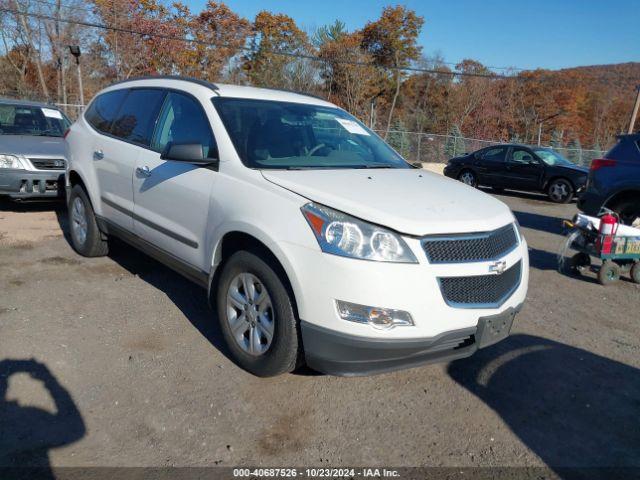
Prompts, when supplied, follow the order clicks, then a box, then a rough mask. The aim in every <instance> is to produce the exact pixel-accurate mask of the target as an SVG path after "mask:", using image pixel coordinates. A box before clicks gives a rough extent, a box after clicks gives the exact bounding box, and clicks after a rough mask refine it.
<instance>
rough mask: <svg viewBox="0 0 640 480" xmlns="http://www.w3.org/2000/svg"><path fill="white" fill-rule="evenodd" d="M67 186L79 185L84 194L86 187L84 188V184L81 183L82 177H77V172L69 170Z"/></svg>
mask: <svg viewBox="0 0 640 480" xmlns="http://www.w3.org/2000/svg"><path fill="white" fill-rule="evenodd" d="M69 185H71V186H72V187H74V186H75V185H80V186H81V187H82V189H83V190H84V191H85V193H86V191H87V187H85V185H84V182H83V181H82V177H80V175H78V172H76V171H75V170H71V171H70V172H69Z"/></svg>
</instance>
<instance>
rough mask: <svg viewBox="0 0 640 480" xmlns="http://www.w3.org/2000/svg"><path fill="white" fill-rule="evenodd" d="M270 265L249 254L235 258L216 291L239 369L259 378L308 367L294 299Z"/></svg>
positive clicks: (224, 329) (222, 323)
mask: <svg viewBox="0 0 640 480" xmlns="http://www.w3.org/2000/svg"><path fill="white" fill-rule="evenodd" d="M270 263H271V262H269V261H268V260H267V261H265V260H264V259H263V258H260V257H258V256H257V255H256V254H254V253H252V252H249V251H239V252H236V253H234V254H233V255H232V256H231V257H230V258H229V260H227V262H226V263H225V265H224V266H223V267H222V272H221V274H220V279H219V281H218V285H217V291H216V305H217V312H218V320H219V322H220V328H221V330H222V334H223V336H224V339H225V341H226V343H227V347H228V348H229V351H230V352H231V355H232V357H233V359H234V360H235V362H236V363H237V364H238V365H240V366H241V367H242V368H244V369H245V370H247V371H249V372H251V373H253V374H254V375H257V376H259V377H272V376H275V375H280V374H282V373H287V372H291V371H293V370H295V369H296V368H297V367H298V366H299V365H300V363H301V362H302V342H301V337H300V334H299V324H298V320H297V318H296V315H295V309H294V306H293V298H292V295H291V294H290V293H289V291H288V290H287V288H286V287H285V285H284V283H283V281H282V280H281V278H280V276H279V275H278V273H276V272H277V268H274V266H272V265H271V264H270ZM261 299H262V300H261Z"/></svg>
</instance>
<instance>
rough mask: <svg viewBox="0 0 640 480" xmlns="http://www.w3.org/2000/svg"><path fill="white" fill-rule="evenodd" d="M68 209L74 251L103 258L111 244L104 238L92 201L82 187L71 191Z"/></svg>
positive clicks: (75, 187)
mask: <svg viewBox="0 0 640 480" xmlns="http://www.w3.org/2000/svg"><path fill="white" fill-rule="evenodd" d="M67 209H68V212H69V230H70V231H71V244H72V246H73V249H74V250H75V251H76V252H78V253H79V254H80V255H82V256H84V257H102V256H104V255H106V254H107V253H109V244H108V243H107V241H106V240H105V239H103V238H102V233H101V232H100V229H99V228H98V223H97V222H96V216H95V213H94V211H93V206H92V205H91V201H90V200H89V197H88V196H87V194H86V192H85V191H84V189H83V188H82V187H81V186H80V185H75V186H74V187H73V188H72V189H71V195H69V204H68V205H67Z"/></svg>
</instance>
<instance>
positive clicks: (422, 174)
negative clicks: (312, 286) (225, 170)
mask: <svg viewBox="0 0 640 480" xmlns="http://www.w3.org/2000/svg"><path fill="white" fill-rule="evenodd" d="M262 175H263V176H264V177H265V178H266V179H267V180H269V181H270V182H272V183H275V184H277V185H280V186H281V187H283V188H286V189H288V190H291V191H293V192H295V193H297V194H299V195H302V196H303V197H306V198H308V199H309V200H312V201H314V202H318V203H321V204H323V205H326V206H328V207H332V208H335V209H336V210H340V211H342V212H344V213H347V214H349V215H353V216H355V217H358V218H361V219H363V220H367V221H369V222H372V223H376V224H378V225H382V226H385V227H388V228H391V229H393V230H396V231H398V232H401V233H405V234H408V235H417V236H421V235H427V234H438V233H462V232H481V231H486V230H493V229H495V228H498V227H501V226H503V225H505V224H507V223H509V222H513V218H514V217H513V215H512V213H511V210H509V207H507V206H506V205H505V204H504V203H502V202H500V201H499V200H496V199H495V198H493V197H492V196H490V195H487V194H486V193H483V192H481V191H480V190H476V189H474V188H471V187H468V186H466V185H464V184H463V183H461V182H458V181H456V180H452V179H449V178H446V177H444V176H442V175H438V174H436V173H431V172H428V171H426V170H417V169H411V170H409V169H369V170H367V169H349V170H347V169H345V170H263V171H262Z"/></svg>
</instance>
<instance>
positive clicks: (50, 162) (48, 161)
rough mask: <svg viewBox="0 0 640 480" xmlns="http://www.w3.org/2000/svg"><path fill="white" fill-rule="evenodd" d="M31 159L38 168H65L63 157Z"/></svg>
mask: <svg viewBox="0 0 640 480" xmlns="http://www.w3.org/2000/svg"><path fill="white" fill-rule="evenodd" d="M29 161H30V162H31V164H32V165H33V167H34V168H36V169H38V170H64V167H65V162H64V159H63V158H30V159H29Z"/></svg>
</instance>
